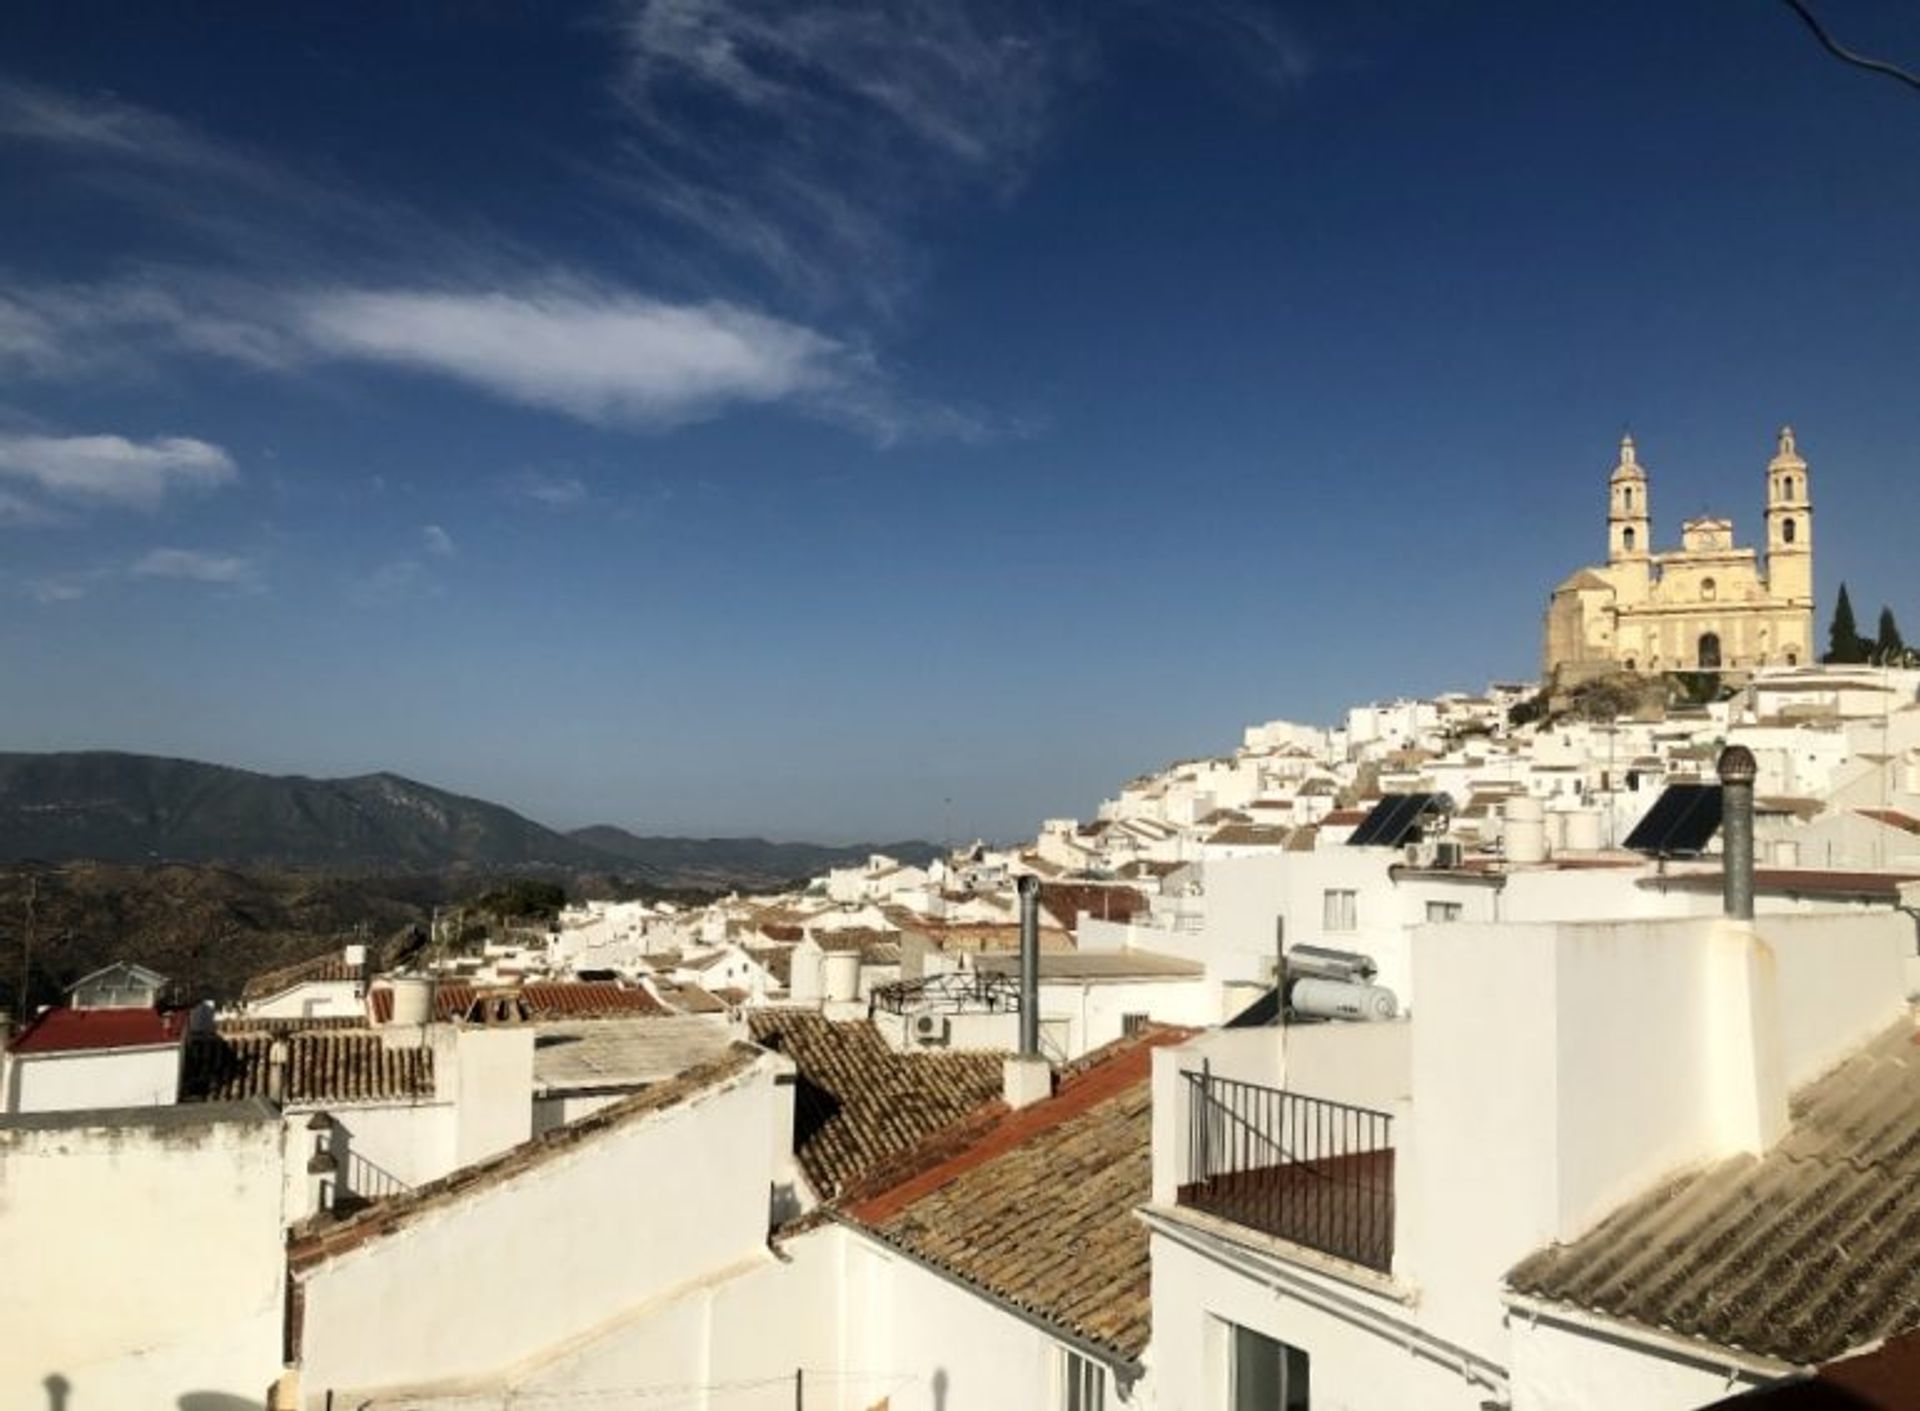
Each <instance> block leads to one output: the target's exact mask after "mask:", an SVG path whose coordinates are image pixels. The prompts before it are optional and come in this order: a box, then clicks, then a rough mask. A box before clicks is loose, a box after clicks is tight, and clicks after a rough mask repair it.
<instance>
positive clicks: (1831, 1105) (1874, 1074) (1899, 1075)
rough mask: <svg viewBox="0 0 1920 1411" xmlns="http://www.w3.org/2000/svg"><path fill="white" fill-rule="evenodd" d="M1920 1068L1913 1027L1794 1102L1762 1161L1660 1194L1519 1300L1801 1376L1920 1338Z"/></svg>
mask: <svg viewBox="0 0 1920 1411" xmlns="http://www.w3.org/2000/svg"><path fill="white" fill-rule="evenodd" d="M1916 1060H1920V1051H1917V1050H1916V1049H1915V1047H1914V1042H1913V1026H1912V1024H1911V1022H1910V1021H1906V1020H1903V1021H1902V1022H1901V1023H1899V1024H1897V1025H1895V1026H1894V1027H1892V1028H1891V1029H1889V1030H1887V1031H1886V1032H1885V1033H1884V1034H1882V1035H1881V1036H1880V1037H1879V1038H1878V1039H1876V1040H1875V1041H1874V1042H1873V1043H1871V1044H1869V1045H1868V1046H1867V1047H1866V1048H1864V1049H1863V1050H1861V1051H1860V1052H1859V1053H1857V1054H1855V1055H1854V1056H1853V1057H1852V1058H1850V1059H1849V1060H1848V1061H1847V1062H1846V1063H1844V1064H1842V1065H1841V1066H1840V1067H1839V1068H1837V1069H1835V1070H1834V1071H1833V1072H1832V1073H1830V1074H1828V1075H1827V1076H1826V1077H1824V1078H1822V1079H1820V1080H1819V1081H1818V1082H1816V1083H1813V1084H1811V1085H1809V1086H1808V1087H1807V1088H1805V1089H1803V1090H1802V1091H1801V1092H1800V1093H1799V1094H1797V1095H1796V1096H1795V1098H1794V1102H1793V1125H1792V1128H1791V1130H1790V1131H1789V1132H1788V1134H1787V1135H1786V1136H1785V1137H1784V1138H1783V1139H1782V1140H1781V1141H1780V1142H1778V1143H1777V1144H1776V1145H1775V1146H1774V1148H1773V1149H1772V1150H1771V1151H1769V1152H1768V1153H1767V1154H1766V1155H1765V1156H1764V1157H1758V1158H1756V1157H1751V1156H1742V1157H1735V1158H1733V1159H1731V1160H1727V1161H1722V1162H1718V1163H1716V1164H1714V1165H1711V1166H1708V1167H1706V1168H1704V1169H1698V1170H1694V1171H1690V1172H1687V1173H1685V1174H1683V1175H1679V1176H1675V1177H1674V1178H1672V1179H1671V1180H1668V1181H1664V1182H1662V1183H1661V1184H1659V1185H1658V1186H1656V1187H1655V1188H1654V1189H1652V1190H1650V1191H1648V1192H1646V1193H1645V1194H1643V1195H1641V1196H1640V1197H1638V1198H1637V1199H1635V1200H1633V1201H1631V1202H1630V1203H1628V1204H1627V1205H1625V1206H1623V1207H1622V1208H1621V1209H1619V1210H1617V1211H1615V1212H1614V1213H1613V1214H1612V1215H1610V1216H1608V1217H1607V1218H1606V1219H1605V1220H1604V1221H1602V1222H1601V1224H1600V1225H1599V1226H1598V1227H1597V1228H1595V1229H1594V1230H1593V1231H1591V1232H1590V1233H1589V1234H1587V1235H1585V1236H1583V1237H1582V1238H1580V1239H1578V1240H1575V1241H1573V1242H1572V1243H1570V1244H1565V1245H1552V1246H1549V1247H1548V1248H1546V1249H1543V1250H1540V1251H1539V1252H1537V1253H1535V1254H1533V1255H1531V1256H1529V1257H1528V1258H1527V1259H1526V1260H1524V1261H1523V1262H1521V1263H1520V1264H1519V1265H1518V1266H1516V1267H1515V1268H1514V1270H1513V1271H1512V1272H1511V1273H1510V1274H1509V1275H1508V1276H1507V1279H1508V1283H1509V1285H1510V1286H1511V1287H1512V1288H1513V1289H1514V1290H1516V1291H1517V1292H1520V1293H1524V1294H1529V1295H1532V1296H1534V1297H1537V1298H1543V1299H1550V1300H1552V1301H1554V1302H1557V1303H1565V1304H1570V1305H1572V1306H1574V1307H1577V1308H1583V1309H1587V1310H1590V1311H1593V1312H1598V1313H1603V1314H1607V1315H1609V1316H1612V1317H1615V1318H1621V1319H1625V1320H1628V1321H1630V1322H1635V1323H1642V1324H1645V1325H1647V1326H1649V1327H1654V1328H1661V1329H1665V1330H1668V1331H1671V1332H1675V1333H1679V1334H1681V1335H1683V1336H1687V1337H1695V1338H1702V1339H1705V1340H1706V1341H1708V1342H1713V1343H1718V1344H1720V1345H1722V1346H1726V1347H1732V1348H1739V1349H1743V1350H1746V1351H1749V1352H1755V1353H1760V1354H1763V1355H1765V1356H1769V1357H1775V1358H1779V1359H1781V1360H1783V1361H1787V1362H1793V1363H1798V1364H1802V1365H1809V1364H1816V1363H1822V1362H1828V1361H1831V1360H1833V1359H1834V1358H1836V1357H1839V1356H1840V1355H1842V1354H1843V1353H1846V1352H1848V1351H1850V1350H1852V1349H1854V1348H1858V1347H1861V1346H1864V1345H1866V1344H1868V1343H1872V1342H1874V1341H1876V1340H1878V1339H1881V1338H1886V1337H1890V1336H1893V1335H1895V1334H1898V1333H1903V1332H1906V1331H1908V1330H1910V1329H1912V1328H1915V1327H1920V1258H1916V1257H1915V1251H1916V1250H1920V1061H1916Z"/></svg>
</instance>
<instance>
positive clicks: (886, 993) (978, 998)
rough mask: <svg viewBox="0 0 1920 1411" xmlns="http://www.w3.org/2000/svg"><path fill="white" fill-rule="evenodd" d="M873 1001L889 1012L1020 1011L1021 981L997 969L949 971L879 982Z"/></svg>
mask: <svg viewBox="0 0 1920 1411" xmlns="http://www.w3.org/2000/svg"><path fill="white" fill-rule="evenodd" d="M869 1004H870V1006H871V1007H872V1008H873V1009H875V1010H883V1011H885V1012H886V1013H889V1014H908V1013H920V1012H927V1013H934V1014H1018V1013H1019V1012H1020V980H1019V977H1018V976H1014V975H1002V974H999V973H997V972H994V971H981V970H949V971H943V972H941V973H940V974H938V975H929V976H927V977H926V978H925V979H922V980H895V981H894V982H893V983H892V984H887V985H875V986H874V987H873V993H872V995H871V996H870V997H869Z"/></svg>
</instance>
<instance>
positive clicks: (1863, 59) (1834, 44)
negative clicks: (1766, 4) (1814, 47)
mask: <svg viewBox="0 0 1920 1411" xmlns="http://www.w3.org/2000/svg"><path fill="white" fill-rule="evenodd" d="M1785 4H1786V6H1787V8H1788V9H1790V10H1792V11H1793V12H1794V14H1796V15H1798V16H1799V17H1800V18H1801V20H1802V21H1803V22H1804V23H1805V24H1806V26H1807V28H1808V29H1810V30H1812V31H1813V37H1814V38H1815V39H1817V40H1819V41H1820V47H1821V48H1823V49H1825V50H1826V51H1827V52H1828V53H1829V54H1831V55H1833V57H1834V58H1836V59H1838V60H1839V61H1840V62H1841V63H1843V64H1852V65H1853V66H1854V67H1855V68H1857V69H1865V70H1866V71H1867V72H1868V73H1877V74H1884V75H1886V76H1887V77H1888V78H1890V79H1893V80H1894V81H1895V82H1898V83H1904V84H1906V85H1907V86H1908V87H1909V88H1914V89H1920V76H1916V75H1914V74H1911V73H1909V72H1907V70H1905V69H1903V68H1901V67H1900V66H1899V65H1898V64H1890V63H1888V62H1887V61H1886V60H1884V59H1874V58H1870V57H1868V56H1867V55H1865V54H1856V53H1855V52H1854V51H1853V50H1851V49H1849V48H1847V47H1846V45H1844V44H1842V43H1841V42H1840V41H1839V40H1837V39H1835V38H1834V37H1833V36H1832V35H1831V34H1828V33H1827V27H1826V26H1825V25H1823V24H1821V23H1820V21H1819V20H1818V19H1817V18H1815V16H1814V13H1813V11H1811V10H1809V9H1808V8H1807V7H1806V3H1805V0H1785Z"/></svg>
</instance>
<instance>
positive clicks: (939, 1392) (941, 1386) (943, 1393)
mask: <svg viewBox="0 0 1920 1411" xmlns="http://www.w3.org/2000/svg"><path fill="white" fill-rule="evenodd" d="M933 1411H947V1369H946V1368H945V1367H935V1368H934V1369H933Z"/></svg>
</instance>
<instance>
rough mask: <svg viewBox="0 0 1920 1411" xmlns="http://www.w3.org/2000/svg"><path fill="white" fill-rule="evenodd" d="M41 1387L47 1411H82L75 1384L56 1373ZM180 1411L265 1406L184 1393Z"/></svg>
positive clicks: (218, 1394)
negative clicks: (74, 1398) (76, 1400)
mask: <svg viewBox="0 0 1920 1411" xmlns="http://www.w3.org/2000/svg"><path fill="white" fill-rule="evenodd" d="M40 1385H41V1386H43V1387H45V1388H46V1389H47V1411H81V1408H80V1407H78V1406H75V1405H73V1404H72V1403H71V1401H70V1398H71V1397H72V1396H73V1383H72V1382H70V1381H68V1380H67V1379H66V1378H65V1377H63V1376H61V1375H60V1374H59V1373H58V1372H54V1373H53V1374H51V1375H50V1376H48V1377H45V1378H43V1379H42V1380H41V1383H40ZM175 1404H176V1405H177V1406H178V1407H179V1408H180V1411H260V1408H261V1407H262V1406H263V1405H265V1403H264V1402H261V1401H249V1400H248V1399H247V1398H246V1397H244V1396H234V1395H233V1394H232V1393H230V1392H224V1391H189V1392H182V1393H181V1395H180V1399H179V1401H178V1402H176V1403H175Z"/></svg>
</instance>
